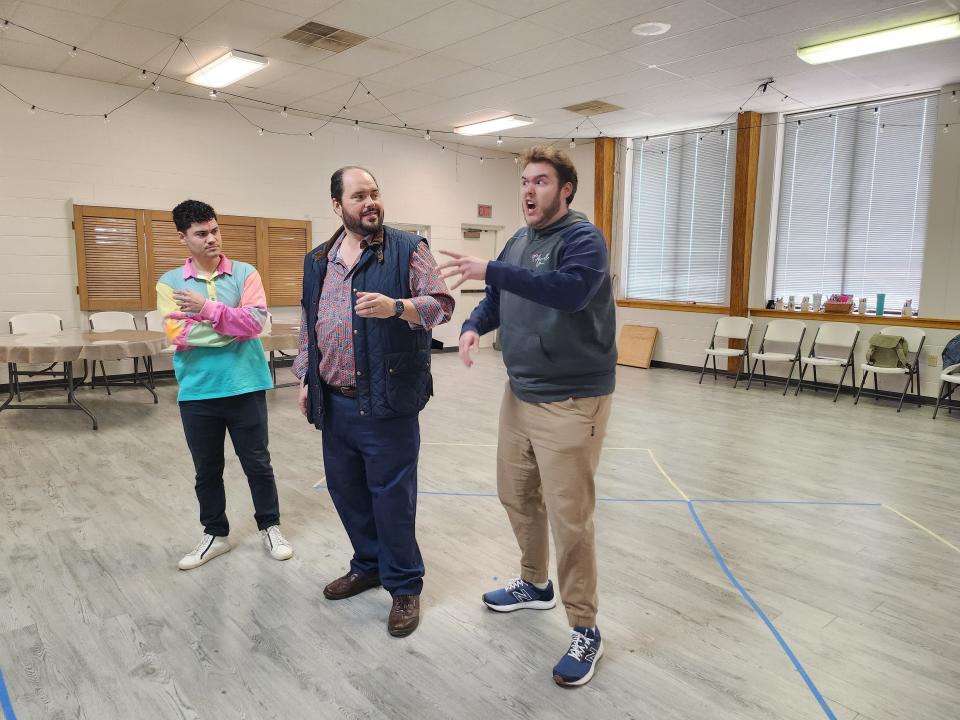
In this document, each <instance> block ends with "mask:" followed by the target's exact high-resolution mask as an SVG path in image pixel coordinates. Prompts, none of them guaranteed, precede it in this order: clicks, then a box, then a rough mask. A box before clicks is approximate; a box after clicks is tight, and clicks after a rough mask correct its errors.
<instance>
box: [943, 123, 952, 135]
mask: <svg viewBox="0 0 960 720" xmlns="http://www.w3.org/2000/svg"><path fill="white" fill-rule="evenodd" d="M943 134H944V135H949V134H950V123H947V124H946V125H944V126H943Z"/></svg>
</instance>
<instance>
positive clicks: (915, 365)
mask: <svg viewBox="0 0 960 720" xmlns="http://www.w3.org/2000/svg"><path fill="white" fill-rule="evenodd" d="M880 334H881V335H899V336H900V337H902V338H903V339H904V340H906V341H907V366H906V367H902V368H901V367H894V368H887V367H877V366H876V365H871V364H870V363H862V364H861V365H860V369H861V370H863V379H862V380H861V381H860V388H859V389H858V390H857V397H856V399H855V400H854V401H853V404H854V405H856V404H857V403H859V402H860V394H861V393H862V392H863V386H864V384H865V383H866V382H867V375H869V374H871V373H872V374H873V399H874V400H878V399H879V398H880V389H879V387H878V384H877V375H906V376H907V382H906V383H904V386H903V392H902V393H900V402H899V403H897V412H900V409H901V408H902V407H903V399H904V398H905V397H906V396H907V389H908V388H909V389H910V391H911V392H914V385H916V390H915V392H916V396H917V407H920V406H921V405H922V404H923V403H922V402H921V400H920V351H921V350H922V349H923V343H924V341H925V340H926V339H927V334H926V333H925V332H924V331H923V330H921V329H919V328H913V327H885V328H883V330H881V331H880ZM911 355H912V356H913V359H911V358H910V356H911Z"/></svg>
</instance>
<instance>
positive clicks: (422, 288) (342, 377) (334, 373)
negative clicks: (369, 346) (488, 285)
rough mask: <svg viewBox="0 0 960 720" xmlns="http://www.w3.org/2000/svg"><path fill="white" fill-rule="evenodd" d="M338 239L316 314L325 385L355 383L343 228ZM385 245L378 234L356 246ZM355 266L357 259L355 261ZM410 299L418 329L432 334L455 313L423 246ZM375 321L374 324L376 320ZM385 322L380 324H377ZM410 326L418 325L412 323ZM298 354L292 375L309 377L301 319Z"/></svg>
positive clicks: (414, 259)
mask: <svg viewBox="0 0 960 720" xmlns="http://www.w3.org/2000/svg"><path fill="white" fill-rule="evenodd" d="M334 237H337V238H338V239H337V241H336V242H335V243H334V245H333V247H332V248H330V252H329V254H328V255H327V274H326V277H325V278H324V281H323V289H322V291H321V292H320V303H319V308H318V312H317V328H316V330H317V349H318V350H319V355H320V365H319V370H320V379H321V380H322V381H323V382H325V383H327V384H328V385H334V386H344V385H348V386H349V385H354V384H356V361H355V355H354V342H353V298H352V295H351V293H352V291H353V287H352V286H353V283H352V280H353V271H354V268H355V267H356V264H354V266H353V267H347V265H346V264H345V263H344V262H343V260H341V258H340V246H341V245H342V244H343V238H344V233H343V228H340V230H338V231H337V232H336V233H335V234H334ZM382 242H383V231H382V230H381V231H380V232H379V233H378V234H377V235H375V236H373V237H372V238H370V239H369V240H368V239H364V240H363V241H362V242H361V243H360V247H361V249H366V248H367V247H368V246H370V245H377V244H378V243H382ZM357 261H358V262H359V258H358V260H357ZM410 292H411V294H412V295H413V297H412V298H410V301H411V302H412V303H413V306H414V307H415V308H416V309H417V312H418V313H419V314H420V325H419V327H423V328H425V329H427V330H432V329H433V328H435V327H436V326H437V325H441V324H443V323H445V322H447V321H448V320H450V316H451V315H453V306H454V300H453V296H452V295H450V291H449V290H448V289H447V284H446V283H445V282H444V281H443V278H442V277H440V270H439V268H438V267H437V261H436V260H435V259H434V257H433V253H431V252H430V248H429V247H428V246H427V243H426V242H421V243H420V244H419V245H417V249H416V251H415V252H414V254H413V255H412V256H411V257H410ZM373 322H376V320H374V321H373ZM381 322H383V321H381ZM411 327H418V326H417V325H414V324H413V323H411ZM299 347H300V352H299V353H298V354H297V357H296V359H295V360H294V361H293V374H294V375H296V376H297V377H298V378H300V379H303V376H304V375H306V374H307V363H308V362H309V360H308V354H307V317H306V312H301V316H300V345H299Z"/></svg>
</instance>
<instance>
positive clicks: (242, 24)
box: [188, 0, 303, 50]
mask: <svg viewBox="0 0 960 720" xmlns="http://www.w3.org/2000/svg"><path fill="white" fill-rule="evenodd" d="M302 22H303V18H299V17H297V16H296V15H290V14H289V13H283V12H277V11H276V10H271V9H269V8H265V7H262V6H260V5H254V4H253V3H250V2H247V1H246V0H231V2H230V4H229V5H227V6H225V7H223V8H221V9H220V10H218V11H217V12H215V13H214V14H213V15H211V16H210V17H209V18H207V19H206V20H204V21H203V22H202V23H200V24H199V25H197V26H196V27H195V28H193V29H192V30H190V32H189V33H188V36H189V37H190V38H194V39H196V40H202V41H204V42H209V43H216V44H218V45H226V46H228V47H231V48H236V49H237V50H250V49H251V48H255V47H257V46H258V45H262V44H263V43H265V42H266V41H267V40H270V39H272V38H275V37H277V36H280V35H284V34H285V33H287V32H289V31H290V30H292V29H294V28H296V27H298V26H299V25H301V24H302Z"/></svg>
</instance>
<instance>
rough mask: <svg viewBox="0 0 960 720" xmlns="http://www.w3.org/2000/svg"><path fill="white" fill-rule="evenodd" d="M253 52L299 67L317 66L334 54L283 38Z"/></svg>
mask: <svg viewBox="0 0 960 720" xmlns="http://www.w3.org/2000/svg"><path fill="white" fill-rule="evenodd" d="M253 52H255V53H256V54H257V55H263V56H265V57H268V58H270V59H271V60H274V59H276V60H285V61H287V62H292V63H297V64H299V65H315V64H316V63H318V62H320V61H321V60H325V59H327V58H328V57H330V56H331V55H333V54H334V53H333V52H332V51H331V50H324V49H322V48H317V47H307V46H305V45H301V44H300V43H295V42H293V41H291V40H284V39H283V38H274V39H273V40H267V42H265V43H263V44H262V45H260V46H258V47H257V48H256V49H255V50H254V51H253Z"/></svg>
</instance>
